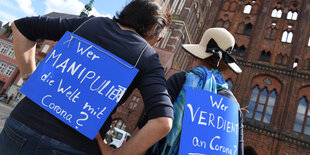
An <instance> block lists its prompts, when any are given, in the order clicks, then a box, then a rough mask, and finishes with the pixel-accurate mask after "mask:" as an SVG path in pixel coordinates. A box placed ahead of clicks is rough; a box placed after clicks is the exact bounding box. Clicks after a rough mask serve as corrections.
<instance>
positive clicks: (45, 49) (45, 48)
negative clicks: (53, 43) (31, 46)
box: [42, 44, 50, 53]
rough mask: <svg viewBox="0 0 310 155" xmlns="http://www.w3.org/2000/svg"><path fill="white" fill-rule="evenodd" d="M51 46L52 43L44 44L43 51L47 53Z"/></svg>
mask: <svg viewBox="0 0 310 155" xmlns="http://www.w3.org/2000/svg"><path fill="white" fill-rule="evenodd" d="M49 48H50V45H48V44H46V45H44V47H43V49H42V53H47V52H48V49H49Z"/></svg>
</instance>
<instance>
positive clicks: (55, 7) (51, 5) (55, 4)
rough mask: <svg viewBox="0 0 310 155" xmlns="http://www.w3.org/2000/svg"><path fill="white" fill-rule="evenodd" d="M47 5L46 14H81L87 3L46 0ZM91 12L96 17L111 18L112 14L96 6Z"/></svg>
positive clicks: (74, 0)
mask: <svg viewBox="0 0 310 155" xmlns="http://www.w3.org/2000/svg"><path fill="white" fill-rule="evenodd" d="M45 5H46V10H45V14H48V13H50V12H61V13H68V14H74V15H80V13H81V12H82V10H83V9H84V5H85V4H83V3H82V2H80V1H79V0H46V2H45ZM89 14H90V15H94V16H96V17H99V16H104V17H110V18H111V15H109V14H107V15H103V14H100V13H99V12H98V11H97V10H96V9H95V8H92V11H90V13H89Z"/></svg>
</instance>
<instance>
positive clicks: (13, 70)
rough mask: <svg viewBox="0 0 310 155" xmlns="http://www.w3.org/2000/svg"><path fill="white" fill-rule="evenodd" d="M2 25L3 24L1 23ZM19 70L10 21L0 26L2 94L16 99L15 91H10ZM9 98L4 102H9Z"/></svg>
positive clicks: (0, 87) (0, 82)
mask: <svg viewBox="0 0 310 155" xmlns="http://www.w3.org/2000/svg"><path fill="white" fill-rule="evenodd" d="M1 25H2V24H1ZM18 74H19V70H18V67H17V64H16V60H15V56H14V50H13V42H12V33H11V30H10V26H9V23H7V24H5V25H4V26H3V27H1V28H0V95H7V99H8V98H9V97H12V100H11V102H14V100H15V97H16V96H15V93H12V92H10V91H8V90H9V89H10V88H11V85H12V84H13V83H14V82H15V80H16V78H17V76H18ZM7 99H5V100H3V101H2V102H7Z"/></svg>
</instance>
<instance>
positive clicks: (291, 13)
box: [286, 11, 298, 20]
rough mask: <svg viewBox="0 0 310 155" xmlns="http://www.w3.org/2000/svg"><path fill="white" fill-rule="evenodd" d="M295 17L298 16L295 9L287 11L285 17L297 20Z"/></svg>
mask: <svg viewBox="0 0 310 155" xmlns="http://www.w3.org/2000/svg"><path fill="white" fill-rule="evenodd" d="M297 17H298V13H297V12H296V11H289V12H288V13H287V16H286V19H289V20H297Z"/></svg>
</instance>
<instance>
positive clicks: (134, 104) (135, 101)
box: [129, 96, 140, 110]
mask: <svg viewBox="0 0 310 155" xmlns="http://www.w3.org/2000/svg"><path fill="white" fill-rule="evenodd" d="M139 99H140V98H139V97H136V96H133V97H132V99H131V102H130V105H129V109H132V110H134V109H135V108H136V107H137V105H138V102H139Z"/></svg>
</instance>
